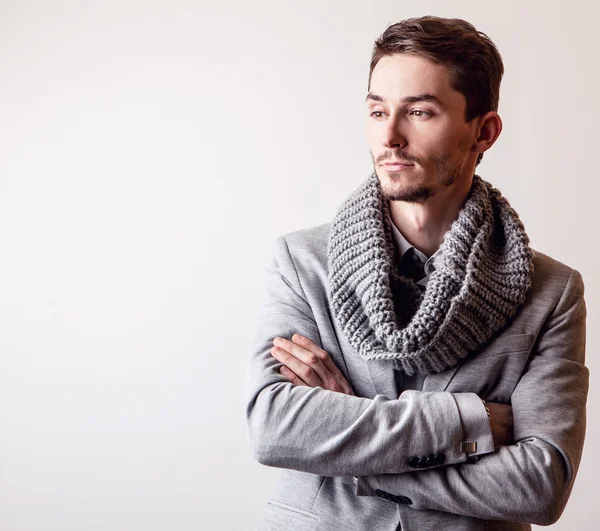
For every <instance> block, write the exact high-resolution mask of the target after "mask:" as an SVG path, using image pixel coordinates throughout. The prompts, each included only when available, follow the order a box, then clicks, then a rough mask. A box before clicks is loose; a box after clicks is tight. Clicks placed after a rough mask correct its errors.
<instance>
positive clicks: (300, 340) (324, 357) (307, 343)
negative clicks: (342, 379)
mask: <svg viewBox="0 0 600 531" xmlns="http://www.w3.org/2000/svg"><path fill="white" fill-rule="evenodd" d="M292 341H293V342H294V343H296V344H298V345H300V346H301V347H302V348H304V349H305V350H308V351H309V352H312V353H313V354H314V355H315V356H317V357H318V358H319V359H320V360H321V363H323V365H324V366H325V368H326V369H327V370H328V371H329V372H330V373H331V374H333V375H334V376H340V375H341V372H340V370H339V369H338V368H337V366H336V364H335V363H333V360H332V359H331V357H330V356H329V354H328V353H327V351H326V350H323V349H322V348H321V347H320V346H319V345H317V344H316V343H315V342H314V341H311V340H310V339H308V338H307V337H304V336H301V335H300V334H294V335H293V336H292Z"/></svg>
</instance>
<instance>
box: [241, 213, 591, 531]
mask: <svg viewBox="0 0 600 531" xmlns="http://www.w3.org/2000/svg"><path fill="white" fill-rule="evenodd" d="M330 228H331V223H327V224H324V225H319V226H317V227H312V228H309V229H304V230H300V231H296V232H292V233H289V234H286V235H285V236H280V237H279V238H278V239H277V241H276V244H275V253H274V256H273V257H272V260H271V261H270V263H269V265H268V266H267V268H266V288H265V293H264V297H263V299H262V303H261V307H260V312H259V317H258V320H257V332H256V336H255V338H254V341H253V344H252V348H251V353H250V357H249V365H248V370H247V373H246V374H247V376H246V384H245V385H246V419H247V425H248V433H249V437H250V441H251V445H252V448H253V453H254V456H255V458H256V459H257V460H258V461H259V462H260V463H262V464H264V465H268V466H273V467H279V468H282V469H283V471H282V473H281V475H280V478H279V482H278V484H277V487H276V489H275V492H273V494H272V496H271V499H270V500H269V502H268V504H267V506H266V508H265V510H264V512H263V515H262V518H261V521H260V524H259V527H258V529H259V530H260V531H267V530H269V531H313V530H319V531H325V530H327V531H360V530H369V531H397V530H399V529H403V530H410V531H428V530H431V531H441V530H444V531H467V530H468V531H475V530H477V531H483V530H527V529H531V526H530V523H534V524H538V525H548V524H551V523H553V522H555V521H556V520H557V519H558V518H559V517H560V515H561V513H562V511H563V509H564V507H565V505H566V503H567V500H568V498H569V495H570V492H571V489H572V487H573V482H574V480H575V476H576V473H577V469H578V466H579V461H580V458H581V452H582V447H583V440H584V435H585V421H586V411H585V408H586V400H587V392H588V385H589V373H588V369H587V368H586V366H585V364H584V363H585V342H586V330H585V322H586V305H585V301H584V284H583V280H582V277H581V274H580V273H579V272H578V271H577V270H575V269H572V268H570V267H568V266H567V265H565V264H563V263H561V262H559V261H557V260H554V259H552V258H550V257H549V256H547V255H545V254H543V253H540V252H538V251H535V250H534V265H535V277H534V280H533V287H532V289H531V291H530V292H529V294H528V296H527V299H526V302H525V304H524V305H523V307H522V308H521V309H520V310H519V312H518V313H517V315H516V316H515V317H514V318H513V319H512V320H511V322H510V323H509V325H508V326H507V327H506V328H505V329H504V330H503V331H502V333H500V334H499V335H497V336H496V337H494V338H493V339H492V340H491V342H489V343H488V344H487V345H486V346H485V347H484V348H483V349H482V350H481V351H480V352H479V353H478V354H477V355H476V356H474V357H470V358H467V359H466V360H465V361H463V362H462V363H461V364H459V365H458V366H455V367H452V368H450V369H447V370H445V371H444V372H441V373H437V374H430V375H428V376H427V377H426V379H425V381H424V384H423V389H422V390H421V391H416V390H409V391H405V392H404V393H402V394H401V395H400V396H398V395H397V391H396V385H395V379H394V370H393V365H392V363H391V362H389V361H368V362H367V361H365V360H364V359H363V358H361V357H360V356H359V355H358V353H357V352H356V351H355V350H354V349H353V348H352V347H351V346H350V344H349V343H348V342H346V340H345V338H344V336H343V334H342V333H341V330H340V329H339V327H338V325H337V323H336V322H335V320H334V319H333V318H332V314H331V310H330V307H329V303H328V299H327V289H326V287H327V282H328V280H327V242H328V237H329V230H330ZM294 333H299V334H302V335H304V336H306V337H308V338H310V339H312V340H313V341H315V342H316V343H318V344H319V345H320V346H321V347H322V348H323V349H324V350H326V351H327V352H328V353H329V355H330V356H331V358H332V359H333V361H334V362H335V364H336V365H337V366H338V367H339V368H340V370H341V371H342V372H343V373H344V375H345V377H346V378H347V379H348V382H349V383H350V385H351V386H352V388H353V389H354V392H355V393H356V396H349V395H344V394H341V393H336V392H332V391H328V390H325V389H322V388H320V387H317V388H310V387H295V386H293V385H292V384H291V383H290V382H289V381H288V380H287V379H286V378H285V377H283V376H282V375H281V374H280V373H279V372H278V369H279V367H281V364H280V363H279V362H278V361H277V360H276V359H275V358H274V357H273V356H271V353H270V350H271V347H272V346H273V344H272V340H273V338H274V337H275V336H281V337H286V338H288V339H289V338H291V336H292V334H294ZM463 393H476V394H477V395H478V396H479V397H481V398H483V399H485V400H487V401H490V402H502V403H506V404H510V405H512V408H513V415H514V434H515V441H516V443H515V444H513V445H511V446H499V447H496V449H495V451H494V452H492V453H488V454H486V455H483V456H481V457H480V459H479V460H478V461H477V462H475V463H471V462H467V461H466V460H467V454H465V453H464V452H461V450H460V441H461V440H463V427H462V425H461V419H460V415H459V412H458V408H457V405H456V404H457V399H458V398H460V396H461V394H463ZM440 453H443V454H445V457H446V459H445V462H444V464H443V465H437V464H432V465H431V466H430V467H428V468H425V469H418V470H415V468H413V467H411V466H410V465H409V464H408V460H409V459H410V458H411V457H414V456H419V457H425V456H430V455H435V454H440ZM353 476H357V477H358V478H357V480H355V479H354V478H353Z"/></svg>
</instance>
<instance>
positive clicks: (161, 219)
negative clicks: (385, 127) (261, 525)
mask: <svg viewBox="0 0 600 531" xmlns="http://www.w3.org/2000/svg"><path fill="white" fill-rule="evenodd" d="M425 14H434V15H439V16H445V17H459V18H464V19H467V20H469V21H470V22H472V23H473V24H474V25H475V26H476V27H477V29H479V30H481V31H483V32H485V33H487V34H488V35H489V36H490V37H491V38H492V39H493V40H494V42H495V43H496V44H497V46H498V48H499V50H500V52H501V54H502V56H503V59H504V63H505V68H506V74H505V77H504V80H503V83H502V90H501V98H500V109H499V113H500V115H501V117H502V120H503V124H504V130H503V132H502V135H501V137H500V138H499V139H498V141H497V142H496V144H495V145H494V146H493V148H492V149H491V150H490V151H488V152H487V153H486V155H485V158H484V160H483V162H482V163H481V164H480V165H479V166H478V168H477V173H478V174H480V175H481V176H482V177H484V178H485V179H486V180H489V181H490V182H492V183H493V184H494V185H495V186H497V187H498V188H500V190H501V191H502V192H503V193H504V195H505V196H506V197H507V198H508V199H509V201H510V202H511V203H512V205H513V206H514V208H515V209H516V210H517V212H518V213H519V214H520V215H521V218H522V219H523V222H524V224H525V227H526V229H527V230H528V233H529V235H530V238H531V242H532V246H533V247H534V248H535V249H538V250H540V251H542V252H544V253H546V254H549V255H550V256H552V257H554V258H556V259H558V260H560V261H563V262H565V263H567V264H568V265H569V266H571V267H575V268H577V269H578V270H579V271H580V272H581V273H582V275H583V278H584V281H585V285H586V300H587V304H588V349H587V352H588V365H589V367H590V370H591V391H590V394H589V402H588V404H589V409H588V432H587V440H586V446H585V453H584V456H583V460H582V463H581V467H580V471H579V476H578V478H577V482H576V485H575V488H574V491H573V494H572V496H571V500H570V502H569V504H568V506H567V509H566V511H565V513H564V515H563V516H562V518H561V519H560V520H559V522H558V523H557V524H556V525H555V526H554V527H553V528H554V529H557V530H559V529H560V530H565V531H572V530H592V529H597V527H595V526H596V525H597V522H598V520H599V519H600V504H598V489H597V479H598V473H599V472H600V468H599V465H598V458H597V452H596V450H595V448H598V446H599V445H600V428H599V427H598V411H599V406H600V390H599V387H598V386H599V381H598V378H597V377H596V374H598V370H599V369H600V367H599V362H598V356H597V351H598V340H599V333H598V326H597V325H596V323H597V322H598V311H599V303H598V295H599V294H600V285H599V277H598V274H597V271H598V266H599V263H598V262H599V260H600V254H599V252H598V244H597V241H598V192H599V190H600V187H599V185H598V179H599V174H598V171H597V167H598V149H597V144H598V140H599V137H598V127H599V123H600V112H599V106H600V104H599V101H600V99H599V97H598V83H599V77H598V44H597V33H598V32H597V26H596V21H597V20H598V16H599V15H600V8H599V7H598V4H597V3H596V2H591V1H589V2H584V1H571V2H548V1H537V2H527V3H525V2H516V1H515V2H508V1H503V2H481V1H466V0H465V1H460V2H459V1H454V2H442V1H439V2H429V1H420V2H416V1H389V0H388V1H383V0H381V1H372V2H358V1H353V2H349V1H344V2H342V1H330V2H323V1H322V0H319V1H317V0H303V1H302V2H282V1H281V0H279V1H276V0H270V1H264V0H263V1H260V2H247V1H240V0H236V1H229V2H219V3H217V2H202V1H182V0H176V1H175V0H170V1H166V0H164V1H133V0H119V1H115V0H111V1H104V2H91V1H90V2H83V1H81V2H76V1H53V2H50V1H47V2H32V1H24V0H19V1H18V2H16V1H7V0H3V1H2V2H0V253H1V254H0V529H2V530H6V531H71V530H77V531H79V530H86V531H117V530H123V531H133V530H140V531H141V530H144V531H154V530H169V531H187V530H210V531H217V530H227V531H234V530H235V531H237V530H250V529H252V528H253V527H254V525H255V524H256V522H257V520H258V517H259V515H260V513H261V511H262V509H263V507H264V505H265V503H266V501H267V499H268V497H269V495H270V493H271V489H272V487H273V484H274V481H275V479H276V476H277V473H278V471H277V470H275V469H269V468H267V467H263V466H261V465H259V464H258V463H256V462H254V461H253V459H252V456H251V451H250V446H249V442H248V439H247V436H246V426H245V418H244V402H243V395H242V392H243V389H242V385H243V376H244V371H245V367H246V361H247V358H248V355H249V345H250V343H251V340H252V336H253V334H254V329H255V319H256V311H257V305H258V302H259V299H260V296H261V294H262V289H263V285H262V282H263V268H264V266H265V264H266V262H267V260H268V259H269V257H270V255H271V252H272V250H273V243H274V241H275V238H276V237H277V236H278V235H281V234H285V233H286V232H289V231H293V230H297V229H301V228H305V227H309V226H313V225H317V224H321V223H325V222H328V221H331V219H332V217H333V215H334V213H335V211H336V209H337V208H338V206H339V205H340V204H341V202H342V201H343V199H345V198H346V197H347V195H348V194H349V193H350V192H351V191H352V190H353V189H354V188H355V187H356V186H357V185H358V184H359V183H360V182H361V181H362V180H363V179H365V178H366V177H367V175H368V172H369V171H370V170H371V169H372V165H371V159H370V157H369V154H368V149H367V146H366V140H365V136H364V124H365V120H366V112H365V108H364V97H365V95H366V91H367V78H368V70H369V60H370V54H371V47H372V45H373V41H374V40H375V39H376V38H377V37H378V36H379V35H380V34H381V33H382V32H383V30H384V29H385V27H386V26H387V25H388V24H390V23H393V22H397V21H399V20H401V19H403V18H408V17H410V16H420V15H425ZM340 531H343V530H340Z"/></svg>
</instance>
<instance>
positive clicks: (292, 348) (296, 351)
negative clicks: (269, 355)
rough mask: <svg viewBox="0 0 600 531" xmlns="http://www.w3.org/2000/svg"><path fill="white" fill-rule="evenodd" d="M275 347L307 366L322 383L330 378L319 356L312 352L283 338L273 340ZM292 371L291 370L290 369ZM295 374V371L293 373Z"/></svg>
mask: <svg viewBox="0 0 600 531" xmlns="http://www.w3.org/2000/svg"><path fill="white" fill-rule="evenodd" d="M273 343H275V345H276V346H278V347H279V348H281V349H283V350H284V351H285V352H287V353H289V354H291V355H292V356H294V357H295V358H297V359H298V360H300V361H301V362H302V363H304V364H305V365H308V366H309V367H310V368H311V369H312V370H313V371H314V372H315V373H316V374H317V376H318V377H319V379H320V380H321V381H322V382H326V381H327V380H328V379H329V378H330V377H331V374H330V371H329V370H328V369H327V367H325V365H324V364H323V362H322V361H321V359H320V358H319V356H317V355H316V354H315V353H314V352H311V351H310V350H307V349H305V348H304V347H303V346H301V345H298V344H297V343H294V342H293V341H288V340H287V339H285V338H282V337H277V338H275V339H274V340H273ZM290 368H291V369H292V370H293V368H292V367H290ZM294 372H296V371H294ZM296 374H297V375H298V376H300V377H301V378H303V377H304V374H299V373H298V372H296Z"/></svg>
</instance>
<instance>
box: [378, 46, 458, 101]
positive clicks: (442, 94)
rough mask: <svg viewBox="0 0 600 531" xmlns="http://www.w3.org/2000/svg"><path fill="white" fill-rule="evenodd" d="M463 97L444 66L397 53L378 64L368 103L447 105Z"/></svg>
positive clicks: (383, 58)
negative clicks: (451, 82)
mask: <svg viewBox="0 0 600 531" xmlns="http://www.w3.org/2000/svg"><path fill="white" fill-rule="evenodd" d="M460 96H462V94H460V93H458V92H457V91H455V90H454V89H452V87H451V86H450V80H449V76H448V70H447V69H446V68H445V67H444V66H443V65H439V64H436V63H433V62H432V61H429V60H427V59H425V58H422V57H417V56H413V55H408V54H396V55H393V56H385V57H382V58H381V59H380V60H379V62H378V63H377V65H375V68H374V70H373V73H372V75H371V84H370V91H369V94H368V95H367V98H366V101H367V102H368V101H369V100H371V101H383V102H388V100H390V99H392V100H393V102H394V103H412V102H414V101H430V102H432V103H437V104H438V105H441V106H446V105H456V103H457V101H456V98H457V97H458V98H459V99H460ZM416 98H418V99H416Z"/></svg>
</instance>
